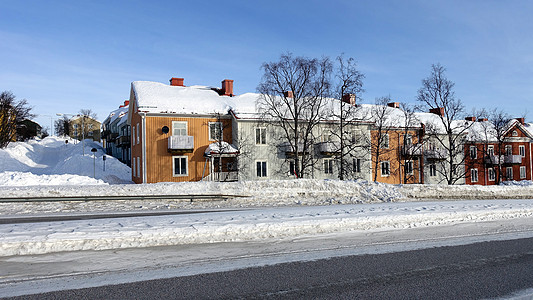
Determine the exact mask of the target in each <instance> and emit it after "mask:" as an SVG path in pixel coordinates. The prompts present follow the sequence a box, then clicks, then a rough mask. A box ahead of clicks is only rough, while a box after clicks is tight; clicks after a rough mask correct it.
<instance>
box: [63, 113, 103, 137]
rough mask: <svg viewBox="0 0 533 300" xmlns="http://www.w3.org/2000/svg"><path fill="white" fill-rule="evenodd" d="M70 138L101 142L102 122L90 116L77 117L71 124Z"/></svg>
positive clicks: (71, 120)
mask: <svg viewBox="0 0 533 300" xmlns="http://www.w3.org/2000/svg"><path fill="white" fill-rule="evenodd" d="M69 136H70V137H71V138H73V139H76V140H79V141H81V140H83V139H92V140H93V141H95V142H99V141H100V137H101V134H100V122H98V120H95V119H93V118H91V117H88V116H75V117H73V118H72V119H70V122H69Z"/></svg>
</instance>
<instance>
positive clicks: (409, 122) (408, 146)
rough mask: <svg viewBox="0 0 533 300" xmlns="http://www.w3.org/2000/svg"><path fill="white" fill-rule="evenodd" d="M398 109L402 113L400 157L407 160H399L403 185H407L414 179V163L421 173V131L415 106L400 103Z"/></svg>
mask: <svg viewBox="0 0 533 300" xmlns="http://www.w3.org/2000/svg"><path fill="white" fill-rule="evenodd" d="M399 108H400V110H401V111H402V113H403V124H402V131H403V139H402V141H401V143H402V146H401V149H400V155H401V156H403V157H407V158H409V159H408V160H407V161H405V160H402V159H400V168H402V169H403V170H404V171H403V183H408V181H409V180H411V179H413V178H414V174H415V173H414V172H412V171H413V168H414V167H415V162H418V168H419V170H418V171H419V172H421V170H420V163H421V161H420V160H421V153H422V141H421V134H420V130H422V129H421V128H420V127H419V126H418V125H420V124H417V122H418V119H417V118H416V115H415V110H416V107H415V106H413V105H410V104H407V103H403V102H402V103H399ZM415 133H417V134H418V136H416V137H415V136H413V135H414V134H415ZM419 158H420V160H419ZM402 161H403V164H402ZM409 171H411V172H409Z"/></svg>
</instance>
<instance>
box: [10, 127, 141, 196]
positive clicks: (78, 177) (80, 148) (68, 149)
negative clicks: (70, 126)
mask: <svg viewBox="0 0 533 300" xmlns="http://www.w3.org/2000/svg"><path fill="white" fill-rule="evenodd" d="M93 148H95V149H96V150H97V151H96V152H95V153H93V152H91V149H93ZM84 151H85V153H84ZM104 155H105V151H104V149H103V148H102V145H101V144H100V143H98V142H94V141H92V140H85V141H83V142H79V141H76V140H72V139H70V138H60V137H56V136H51V137H46V138H44V139H42V140H41V139H36V140H30V141H28V142H13V143H11V144H9V145H8V146H7V147H6V148H5V149H0V185H2V186H33V185H94V184H109V183H111V184H116V183H131V169H130V168H129V167H128V166H126V165H124V164H123V163H121V162H120V161H119V160H118V159H116V158H114V157H111V156H108V155H106V161H105V171H104V170H103V168H104V161H103V156H104Z"/></svg>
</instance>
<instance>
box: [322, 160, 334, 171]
mask: <svg viewBox="0 0 533 300" xmlns="http://www.w3.org/2000/svg"><path fill="white" fill-rule="evenodd" d="M323 165H324V174H333V158H324V163H323Z"/></svg>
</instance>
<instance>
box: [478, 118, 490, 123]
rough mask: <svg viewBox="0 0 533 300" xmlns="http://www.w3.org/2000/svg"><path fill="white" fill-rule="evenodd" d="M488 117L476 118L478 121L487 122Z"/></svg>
mask: <svg viewBox="0 0 533 300" xmlns="http://www.w3.org/2000/svg"><path fill="white" fill-rule="evenodd" d="M488 120H489V119H487V118H478V119H477V121H478V122H487V121H488Z"/></svg>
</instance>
